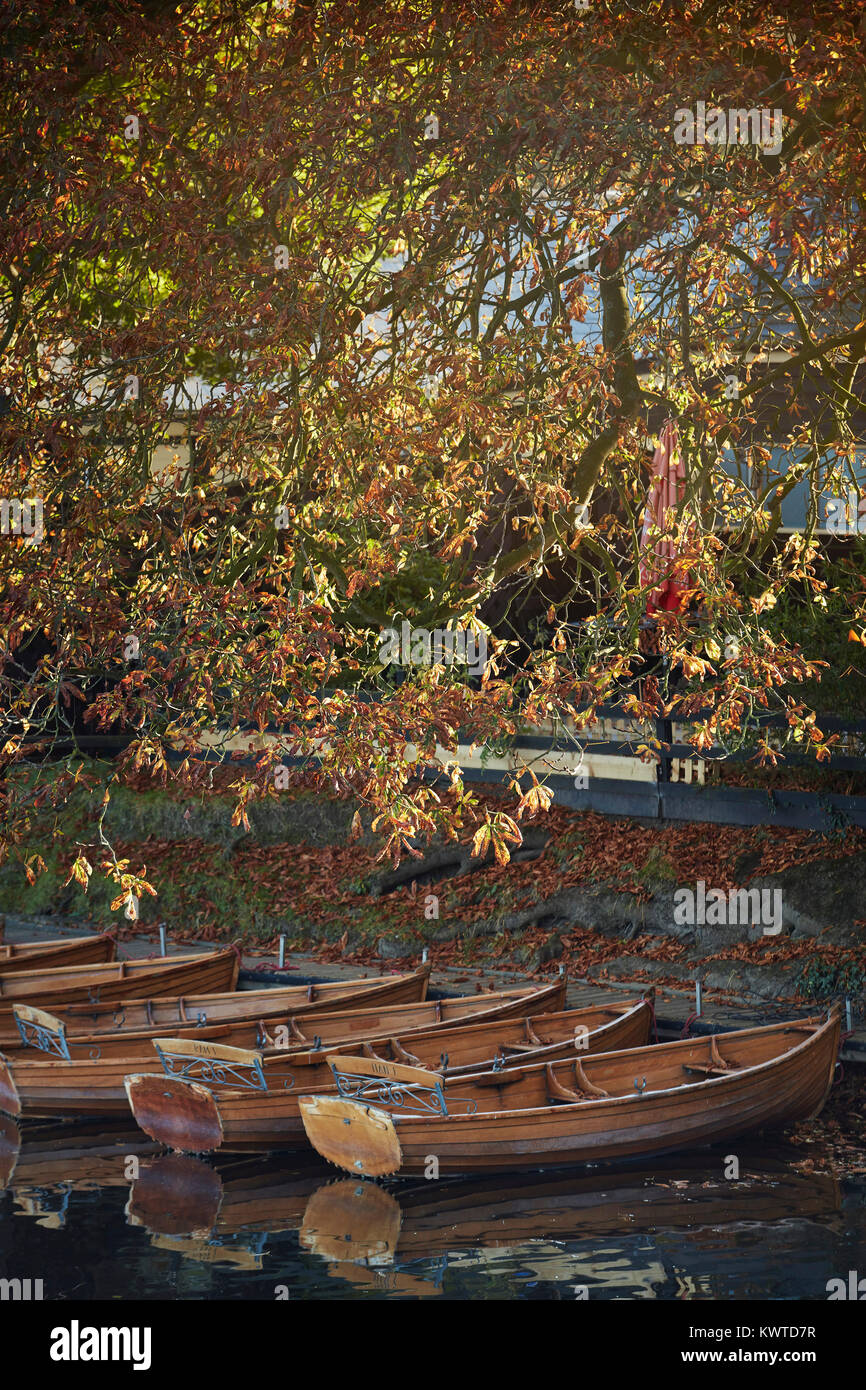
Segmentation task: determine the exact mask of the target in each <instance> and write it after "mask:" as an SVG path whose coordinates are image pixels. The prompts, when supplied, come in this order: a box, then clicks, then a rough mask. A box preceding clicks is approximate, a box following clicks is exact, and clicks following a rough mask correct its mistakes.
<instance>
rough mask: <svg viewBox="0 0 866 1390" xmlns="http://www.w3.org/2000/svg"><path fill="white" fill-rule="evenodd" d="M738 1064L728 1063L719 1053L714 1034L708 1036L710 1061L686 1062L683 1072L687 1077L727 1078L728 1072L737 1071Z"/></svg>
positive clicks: (738, 1068)
mask: <svg viewBox="0 0 866 1390" xmlns="http://www.w3.org/2000/svg"><path fill="white" fill-rule="evenodd" d="M741 1065H742V1064H741V1063H740V1062H734V1061H733V1060H731V1061H729V1060H727V1059H726V1058H725V1057H723V1056H722V1054H721V1053H720V1052H719V1046H718V1043H717V1042H716V1035H715V1033H711V1034H710V1060H709V1062H688V1063H683V1071H684V1072H685V1073H686V1075H687V1076H727V1075H728V1073H729V1072H732V1071H739V1070H740V1068H741Z"/></svg>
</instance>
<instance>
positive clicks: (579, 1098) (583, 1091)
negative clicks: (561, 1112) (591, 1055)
mask: <svg viewBox="0 0 866 1390" xmlns="http://www.w3.org/2000/svg"><path fill="white" fill-rule="evenodd" d="M544 1070H545V1075H546V1076H547V1093H548V1097H549V1098H550V1100H551V1101H564V1102H565V1103H566V1104H567V1105H575V1104H578V1105H582V1104H583V1102H584V1101H587V1100H608V1099H609V1095H608V1092H607V1091H603V1090H602V1089H601V1087H600V1086H594V1085H593V1084H592V1082H591V1081H590V1080H589V1078H588V1077H587V1075H586V1073H585V1071H584V1070H583V1067H582V1066H581V1065H580V1062H579V1061H577V1062H575V1064H574V1076H575V1080H576V1082H577V1085H578V1088H579V1089H578V1090H576V1091H572V1090H571V1089H570V1088H569V1087H568V1086H563V1084H562V1082H561V1081H560V1080H559V1079H558V1077H557V1075H556V1072H555V1071H554V1070H553V1067H552V1066H551V1064H550V1062H548V1064H547V1066H546V1067H545V1069H544Z"/></svg>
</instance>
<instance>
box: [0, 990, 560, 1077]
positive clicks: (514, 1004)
mask: <svg viewBox="0 0 866 1390" xmlns="http://www.w3.org/2000/svg"><path fill="white" fill-rule="evenodd" d="M400 981H402V984H403V985H405V986H409V985H412V986H413V987H417V988H419V989H421V988H423V987H424V986H425V984H426V977H425V979H423V980H420V981H419V980H416V979H410V978H409V977H406V976H401V977H399V978H398V983H399V982H400ZM367 985H370V986H371V988H369V989H367V988H366V986H367ZM322 988H323V989H325V990H326V989H327V988H328V987H327V986H326V985H325V986H322ZM389 989H390V985H389V984H388V983H386V982H382V981H380V980H375V981H363V982H362V985H361V986H360V987H359V991H358V994H357V996H356V997H357V1000H358V1002H359V1003H363V1004H364V1007H363V1008H357V1009H352V1008H349V1007H348V1005H349V1004H350V1003H351V999H350V997H349V996H345V997H343V998H337V999H335V1000H333V1003H332V1007H334V1006H336V1010H337V1011H336V1012H333V1013H332V1012H327V1013H320V1012H319V1007H320V1006H321V1007H323V1006H324V1004H325V1002H326V1001H325V999H322V1000H321V1001H318V996H317V997H316V998H317V1002H310V1001H309V998H308V995H307V996H304V1002H303V1003H302V1005H301V1012H300V1013H298V1012H297V1011H293V1012H292V1013H288V1014H287V1013H284V1012H280V1013H278V1014H276V1015H275V1016H274V1017H271V1016H270V1015H269V1009H270V1004H271V1000H270V996H271V995H272V994H276V995H277V996H278V997H280V998H284V996H285V995H286V994H287V993H289V991H284V990H263V991H246V990H244V991H242V992H240V993H238V994H236V995H225V996H216V998H217V999H218V1000H219V1002H220V1003H224V1004H225V1005H226V1007H228V1006H229V1005H230V1003H231V1001H232V999H235V1000H236V1001H237V1008H238V1011H239V1013H240V1015H241V1018H240V1020H238V1021H229V1022H226V1023H218V1022H217V1023H214V1024H209V1023H207V1022H206V1021H205V1020H206V1017H207V1011H206V1010H201V1011H200V1012H199V1013H198V1015H196V1014H195V1013H194V1012H193V1010H192V1009H191V1008H189V1007H185V1006H188V1005H189V1002H190V1001H189V1000H188V999H186V1000H184V999H183V998H181V999H171V1000H159V1001H156V1002H158V1003H159V1004H163V1005H167V1006H168V1008H167V1009H166V1012H169V1011H170V1012H171V1013H172V1015H173V1020H174V1021H173V1022H172V1023H171V1025H164V1026H163V1027H162V1028H151V1029H142V1030H141V1031H133V1030H131V1029H127V1028H121V1029H120V1030H119V1031H118V1032H116V1033H95V1034H91V1035H90V1036H85V1037H81V1036H78V1035H77V1034H76V1033H75V1032H74V1031H73V1033H72V1034H71V1035H70V1031H69V1028H68V1025H67V1023H66V1022H65V1021H64V1020H67V1019H68V1018H69V1017H70V1011H69V1010H66V1009H61V1010H59V1011H58V1013H57V1014H52V1013H49V1012H47V1011H46V1010H44V1009H36V1008H34V1007H33V1006H31V1005H25V1004H15V1005H14V1006H13V1014H14V1018H15V1022H16V1024H17V1027H18V1033H19V1038H18V1042H17V1044H15V1043H13V1044H9V1043H7V1044H6V1045H5V1046H4V1048H3V1056H4V1057H5V1058H6V1059H7V1060H9V1061H13V1062H16V1061H19V1060H22V1061H28V1062H33V1061H42V1060H45V1058H46V1057H60V1058H63V1059H64V1060H66V1061H72V1060H74V1061H87V1060H90V1061H96V1060H99V1061H105V1060H107V1059H108V1058H127V1059H131V1058H134V1057H144V1058H145V1059H146V1060H148V1061H152V1060H153V1056H154V1054H153V1051H152V1050H151V1048H150V1046H149V1044H150V1043H151V1042H152V1041H155V1040H157V1039H159V1038H164V1037H165V1038H167V1037H169V1036H171V1037H181V1038H184V1037H195V1038H199V1039H207V1040H209V1041H212V1042H216V1041H219V1042H220V1043H222V1044H226V1045H228V1046H234V1047H246V1048H251V1047H255V1048H263V1049H268V1050H274V1051H276V1052H278V1053H279V1054H280V1055H282V1056H285V1055H287V1054H288V1055H291V1054H294V1053H300V1052H306V1051H309V1050H311V1049H312V1050H316V1049H320V1048H322V1047H328V1046H331V1045H332V1044H337V1043H343V1042H346V1041H351V1039H353V1038H356V1039H357V1040H358V1041H359V1042H365V1041H366V1040H368V1039H375V1038H379V1037H381V1038H391V1037H395V1036H400V1037H402V1036H403V1035H404V1034H405V1033H407V1032H413V1033H414V1032H419V1031H426V1030H428V1029H430V1028H435V1029H436V1030H437V1032H441V1031H442V1030H446V1029H448V1028H450V1027H451V1025H452V1024H456V1023H462V1022H465V1021H466V1020H467V1019H470V1018H471V1019H473V1020H478V1021H481V1020H483V1019H494V1018H496V1019H504V1018H515V1017H520V1016H523V1015H528V1014H530V1013H533V1012H535V1011H536V1010H537V1011H539V1012H542V1011H544V1010H547V1009H550V1008H554V1007H555V1006H556V1005H558V1004H560V1003H561V1002H562V997H563V994H564V981H563V982H557V983H556V984H554V985H543V986H541V987H538V986H532V985H521V986H518V987H517V988H514V989H508V990H496V991H490V992H489V993H482V994H474V995H466V996H463V997H461V998H457V999H441V1000H440V999H437V1000H431V1001H429V1002H423V1003H415V1004H377V1005H374V1006H373V1007H370V1006H369V1005H368V1004H367V1001H368V1000H369V999H371V998H372V999H379V998H381V994H382V992H386V993H387V991H388V990H389ZM329 998H330V996H329ZM250 1000H252V1006H251V1005H250V1002H249V1001H250ZM156 1002H154V1001H146V1003H145V1005H144V1008H145V1009H146V1008H147V1007H148V1006H150V1005H152V1006H153V1013H154V1015H155V1016H156ZM203 1002H205V1003H207V1000H204V1001H203ZM133 1007H136V1006H133ZM263 1013H264V1015H265V1017H264V1018H263V1017H262V1014H263ZM310 1015H313V1017H312V1018H311V1017H310ZM72 1016H73V1017H74V1015H72ZM181 1018H183V1020H184V1022H185V1023H186V1025H187V1026H186V1027H185V1028H179V1027H178V1022H179V1021H180V1019H181ZM197 1018H198V1019H201V1020H202V1022H201V1023H197V1022H196V1019H197ZM301 1025H303V1028H302V1026H301ZM303 1029H306V1030H307V1031H306V1033H305V1032H304V1031H303ZM518 1046H519V1044H518ZM142 1049H143V1050H142Z"/></svg>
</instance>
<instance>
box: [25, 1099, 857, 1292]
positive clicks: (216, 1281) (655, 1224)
mask: <svg viewBox="0 0 866 1390" xmlns="http://www.w3.org/2000/svg"><path fill="white" fill-rule="evenodd" d="M156 1149H157V1146H156V1145H155V1144H152V1143H150V1142H149V1141H148V1140H147V1139H146V1137H145V1136H144V1135H143V1134H142V1133H141V1132H140V1131H139V1130H137V1129H135V1128H134V1127H131V1126H123V1125H120V1124H117V1125H112V1126H110V1127H107V1128H106V1127H99V1126H97V1125H96V1124H83V1125H82V1124H66V1125H62V1124H54V1123H49V1124H27V1125H23V1126H21V1127H19V1126H18V1125H16V1124H15V1122H14V1121H11V1120H8V1119H6V1118H4V1117H2V1116H0V1188H3V1187H6V1188H7V1189H8V1190H9V1193H10V1194H11V1197H12V1199H13V1206H14V1211H13V1214H14V1215H15V1216H22V1215H23V1216H25V1217H27V1218H28V1225H30V1224H31V1223H32V1225H31V1229H33V1239H32V1240H30V1238H29V1237H27V1236H25V1235H24V1234H23V1227H22V1230H21V1231H19V1232H18V1233H15V1232H10V1233H9V1235H10V1236H11V1238H12V1239H13V1240H17V1242H18V1249H19V1250H20V1251H21V1252H22V1258H23V1257H24V1254H25V1253H26V1252H27V1251H33V1252H40V1251H41V1250H42V1248H43V1247H42V1245H41V1244H40V1242H41V1241H42V1240H44V1239H46V1238H47V1239H50V1240H51V1242H52V1244H53V1243H54V1242H55V1241H56V1242H57V1253H58V1255H59V1254H60V1253H61V1249H62V1250H63V1252H64V1255H65V1257H66V1258H67V1259H68V1261H69V1262H70V1264H71V1265H73V1266H74V1260H75V1252H76V1251H77V1250H78V1249H79V1248H80V1245H81V1242H82V1240H89V1241H90V1242H91V1245H92V1249H93V1251H94V1253H95V1252H97V1251H99V1250H100V1249H102V1248H103V1247H104V1252H105V1261H106V1264H105V1267H104V1269H103V1271H102V1273H101V1275H100V1278H101V1280H102V1282H101V1283H100V1284H98V1285H96V1284H95V1285H94V1292H93V1296H96V1297H104V1296H106V1293H108V1294H109V1295H114V1296H116V1295H122V1296H130V1295H131V1293H132V1292H134V1291H136V1290H145V1291H146V1292H149V1294H150V1295H151V1296H154V1297H162V1296H164V1289H165V1287H166V1286H165V1278H166V1274H165V1270H166V1265H165V1258H166V1254H169V1255H171V1256H173V1257H174V1260H173V1261H172V1264H171V1265H170V1266H169V1268H171V1269H173V1270H175V1271H177V1272H176V1273H175V1275H174V1276H173V1277H174V1279H175V1285H174V1289H175V1293H174V1296H176V1297H194V1298H202V1297H205V1298H206V1297H238V1296H240V1297H257V1298H261V1297H264V1298H273V1297H274V1287H275V1285H276V1283H277V1282H278V1281H281V1280H285V1279H287V1278H288V1279H289V1280H290V1282H291V1283H292V1286H293V1288H297V1290H298V1292H299V1294H300V1295H301V1296H313V1297H329V1296H332V1297H335V1298H370V1297H372V1298H380V1297H393V1298H407V1297H415V1298H419V1297H421V1298H423V1297H443V1296H445V1297H459V1298H463V1299H467V1298H472V1297H484V1298H497V1297H505V1298H513V1297H515V1296H516V1297H528V1298H532V1297H536V1298H560V1299H563V1298H564V1299H575V1298H579V1297H582V1296H585V1292H584V1291H588V1296H589V1297H590V1298H596V1297H602V1298H610V1297H617V1298H677V1297H717V1298H725V1297H730V1298H748V1297H758V1298H760V1297H764V1298H766V1297H768V1296H770V1297H777V1296H778V1297H816V1296H821V1297H823V1296H824V1290H825V1284H826V1280H827V1278H828V1277H829V1274H831V1273H832V1272H833V1271H834V1269H835V1268H836V1266H837V1265H838V1263H839V1259H840V1258H842V1257H841V1256H840V1251H841V1250H842V1248H843V1247H845V1246H846V1243H847V1242H849V1241H850V1238H851V1234H852V1230H851V1228H852V1226H853V1227H857V1228H858V1230H859V1229H860V1228H861V1227H862V1218H861V1215H860V1210H861V1208H860V1207H859V1206H858V1202H859V1203H861V1204H862V1203H863V1194H862V1191H861V1189H862V1184H860V1183H859V1181H858V1180H856V1179H855V1180H853V1181H852V1183H851V1184H850V1185H849V1184H848V1183H846V1184H845V1188H844V1194H843V1190H842V1189H841V1188H840V1185H839V1183H838V1182H837V1181H836V1179H835V1178H833V1177H831V1176H829V1175H827V1174H822V1173H810V1174H804V1173H800V1172H797V1171H796V1170H794V1169H792V1167H791V1163H792V1162H794V1161H797V1160H799V1159H801V1158H802V1154H803V1150H802V1149H795V1148H793V1147H789V1148H783V1147H774V1148H772V1149H766V1148H761V1147H759V1146H757V1145H754V1144H753V1145H752V1146H750V1147H747V1146H746V1145H741V1146H738V1148H737V1156H738V1160H739V1165H740V1167H739V1171H740V1174H741V1176H740V1178H739V1179H737V1180H728V1179H726V1178H725V1176H724V1174H725V1171H726V1155H727V1154H730V1151H731V1150H730V1146H726V1147H721V1146H720V1147H718V1148H717V1149H715V1150H713V1149H704V1150H702V1151H701V1152H695V1153H693V1154H686V1155H681V1156H679V1157H677V1158H673V1157H672V1158H669V1159H667V1160H657V1161H655V1162H654V1163H645V1164H644V1165H642V1166H637V1165H629V1166H625V1165H620V1166H618V1167H616V1168H614V1167H608V1168H601V1167H599V1168H596V1169H594V1170H590V1171H587V1170H583V1171H582V1172H576V1171H575V1170H563V1169H561V1170H559V1171H548V1172H543V1173H535V1174H523V1175H512V1176H504V1177H503V1176H498V1175H497V1176H488V1177H485V1178H479V1179H460V1178H450V1179H447V1180H440V1181H435V1180H431V1181H429V1182H427V1181H424V1180H417V1181H414V1182H412V1183H407V1182H405V1181H403V1182H396V1181H395V1182H393V1183H392V1184H391V1185H390V1186H389V1185H388V1184H387V1183H376V1182H373V1181H370V1180H368V1179H360V1178H347V1177H338V1176H336V1175H335V1173H334V1169H333V1168H331V1167H327V1166H326V1165H325V1164H323V1163H322V1162H321V1161H320V1160H319V1159H318V1158H317V1157H316V1155H315V1154H313V1153H312V1152H310V1153H309V1154H308V1155H306V1156H305V1155H303V1154H297V1155H292V1156H291V1158H289V1157H286V1156H283V1157H279V1156H274V1157H267V1156H262V1155H256V1156H255V1157H244V1156H234V1157H230V1156H225V1157H223V1158H218V1159H211V1160H209V1161H205V1160H202V1159H196V1158H188V1157H183V1156H181V1155H178V1154H166V1153H165V1152H164V1151H162V1152H157V1151H156ZM130 1158H135V1159H136V1161H137V1167H138V1176H137V1177H135V1178H134V1179H132V1180H131V1181H130V1176H131V1175H130V1162H129V1160H130ZM134 1166H135V1165H133V1167H134ZM849 1186H850V1187H851V1191H850V1193H849ZM843 1203H844V1209H843ZM73 1211H74V1212H75V1220H74V1221H72V1220H71V1219H69V1220H68V1219H67V1216H68V1212H73ZM118 1223H119V1224H118ZM124 1230H125V1231H126V1233H127V1238H126V1239H124V1236H123V1234H122V1233H123V1231H124ZM46 1231H50V1232H51V1234H50V1236H47V1237H46V1235H45V1232H46ZM66 1242H69V1245H68V1248H67V1245H66ZM33 1258H34V1259H35V1258H36V1254H35V1253H34V1256H33ZM39 1258H43V1256H42V1255H41V1254H40V1255H39ZM846 1267H847V1266H846ZM182 1271H187V1272H186V1274H183V1273H182ZM73 1277H74V1279H75V1281H76V1282H75V1284H74V1285H73V1284H72V1283H70V1289H72V1288H75V1287H77V1285H78V1284H80V1275H70V1279H72V1278H73ZM328 1291H330V1292H328Z"/></svg>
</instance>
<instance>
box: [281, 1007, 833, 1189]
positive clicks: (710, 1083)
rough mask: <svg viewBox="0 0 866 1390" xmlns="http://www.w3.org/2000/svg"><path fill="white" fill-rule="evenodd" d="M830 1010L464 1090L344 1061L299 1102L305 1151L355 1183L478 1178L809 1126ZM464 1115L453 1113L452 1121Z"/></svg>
mask: <svg viewBox="0 0 866 1390" xmlns="http://www.w3.org/2000/svg"><path fill="white" fill-rule="evenodd" d="M840 1020H841V1010H840V1009H839V1007H838V1006H837V1007H835V1008H834V1009H832V1010H831V1011H830V1014H829V1016H828V1017H827V1019H826V1020H825V1021H823V1022H822V1021H821V1020H819V1019H816V1018H811V1019H806V1020H803V1021H802V1022H798V1023H777V1024H771V1025H769V1026H767V1027H763V1028H748V1029H743V1030H741V1031H738V1032H734V1033H727V1034H723V1035H721V1036H720V1037H718V1038H716V1037H715V1036H711V1037H709V1038H701V1039H687V1040H685V1041H683V1042H676V1043H666V1044H663V1045H661V1046H656V1047H647V1048H633V1049H631V1050H629V1051H625V1052H612V1053H604V1054H601V1055H599V1056H595V1057H590V1058H588V1059H587V1060H586V1061H585V1062H584V1061H582V1060H581V1059H580V1058H577V1059H574V1060H571V1061H568V1062H553V1063H550V1062H548V1063H540V1064H536V1065H533V1066H527V1067H515V1068H511V1069H508V1070H506V1071H502V1072H497V1073H489V1074H487V1075H483V1074H478V1075H475V1076H470V1077H461V1078H460V1079H459V1080H456V1081H454V1082H453V1083H450V1082H447V1081H446V1082H445V1083H444V1085H443V1082H442V1079H441V1077H439V1076H436V1075H435V1074H433V1075H431V1073H429V1072H424V1071H421V1070H419V1069H418V1068H412V1067H400V1066H396V1065H394V1064H392V1063H386V1062H374V1061H373V1060H371V1059H370V1058H364V1057H360V1058H358V1057H356V1058H352V1059H349V1058H346V1057H345V1056H343V1057H339V1058H335V1059H334V1072H335V1076H336V1078H337V1080H338V1085H339V1088H340V1092H341V1094H340V1095H339V1096H334V1095H333V1094H330V1095H328V1094H323V1095H320V1096H307V1097H301V1098H299V1105H300V1109H301V1117H302V1119H303V1122H304V1127H305V1129H306V1131H307V1135H308V1137H309V1139H310V1142H311V1144H312V1145H313V1147H314V1148H315V1149H316V1150H317V1151H318V1152H319V1153H320V1154H322V1156H323V1157H324V1158H327V1159H328V1160H329V1162H331V1163H335V1164H337V1166H338V1167H341V1168H344V1169H346V1170H347V1171H348V1172H350V1173H354V1174H359V1173H363V1174H367V1175H370V1176H374V1177H375V1176H381V1175H384V1174H389V1173H399V1174H401V1175H423V1174H424V1173H425V1170H426V1169H427V1168H428V1167H429V1160H430V1156H431V1155H433V1156H435V1159H436V1162H437V1165H438V1168H437V1171H438V1172H439V1173H478V1172H485V1171H490V1170H493V1171H500V1170H501V1171H508V1170H512V1169H521V1168H541V1167H553V1166H556V1165H559V1164H563V1165H564V1164H574V1163H590V1162H596V1161H598V1160H600V1159H620V1158H627V1157H630V1156H633V1155H640V1156H641V1157H647V1156H649V1155H652V1154H658V1153H666V1152H670V1151H672V1150H677V1149H685V1148H691V1147H694V1146H696V1145H703V1144H711V1143H714V1142H715V1141H716V1140H721V1139H726V1140H727V1139H730V1138H733V1137H734V1136H736V1135H740V1134H746V1133H749V1132H752V1131H755V1130H764V1129H771V1128H778V1127H780V1126H782V1125H786V1124H790V1123H791V1122H793V1121H794V1120H799V1119H803V1118H807V1117H811V1116H813V1115H816V1114H818V1112H819V1111H820V1110H821V1108H822V1106H823V1104H824V1101H825V1099H826V1096H827V1092H828V1090H829V1088H830V1085H831V1083H832V1080H833V1073H834V1068H835V1063H836V1057H837V1053H838V1050H839V1033H840ZM458 1112H461V1113H458Z"/></svg>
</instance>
